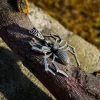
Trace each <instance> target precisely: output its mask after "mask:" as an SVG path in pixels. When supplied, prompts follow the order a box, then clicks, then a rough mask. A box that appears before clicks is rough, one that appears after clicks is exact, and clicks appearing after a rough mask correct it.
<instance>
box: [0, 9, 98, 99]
mask: <svg viewBox="0 0 100 100" xmlns="http://www.w3.org/2000/svg"><path fill="white" fill-rule="evenodd" d="M33 27H34V26H33V25H32V23H31V22H30V20H29V19H28V17H27V15H24V14H21V13H18V12H14V11H12V10H9V9H3V10H1V11H0V36H1V37H2V39H3V40H4V41H5V42H6V43H7V45H8V46H9V47H10V48H11V49H12V50H13V51H14V52H15V53H16V54H18V55H19V56H20V57H21V60H22V62H23V64H24V65H25V66H26V67H27V68H28V69H29V70H30V71H31V72H32V73H33V74H34V75H35V76H36V77H37V78H38V79H39V80H40V81H41V82H42V83H43V84H44V85H45V86H46V87H47V89H48V90H49V91H50V92H51V93H52V94H53V95H54V96H55V97H56V98H57V99H58V100H99V99H100V80H98V79H97V78H96V77H94V76H93V75H91V74H88V73H86V72H84V71H83V70H82V69H80V68H78V67H77V68H75V66H73V65H71V64H68V65H67V66H66V67H67V69H68V71H66V73H67V74H68V76H69V77H68V78H66V77H64V76H62V75H59V74H57V73H56V75H55V76H54V75H52V74H51V73H47V72H45V71H44V64H43V57H42V56H41V55H40V54H38V53H36V52H34V51H32V50H31V47H30V45H29V43H28V42H29V41H30V40H31V37H32V36H31V35H30V34H29V32H28V31H29V30H30V29H32V28H33ZM48 62H49V63H50V65H51V59H48ZM57 65H58V67H59V68H60V69H62V70H64V69H63V67H65V66H63V65H61V64H60V63H57ZM51 68H53V66H52V65H51ZM64 71H65V70H64Z"/></svg>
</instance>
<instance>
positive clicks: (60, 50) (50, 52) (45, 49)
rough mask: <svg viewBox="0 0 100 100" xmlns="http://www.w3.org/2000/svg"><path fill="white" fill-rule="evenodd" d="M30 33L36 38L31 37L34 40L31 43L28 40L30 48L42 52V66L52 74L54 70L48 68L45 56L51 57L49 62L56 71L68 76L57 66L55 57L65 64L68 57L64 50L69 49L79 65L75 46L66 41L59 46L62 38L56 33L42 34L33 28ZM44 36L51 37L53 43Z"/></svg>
mask: <svg viewBox="0 0 100 100" xmlns="http://www.w3.org/2000/svg"><path fill="white" fill-rule="evenodd" d="M30 33H31V34H32V35H33V36H34V37H35V38H37V40H36V39H35V38H32V40H33V41H34V44H31V43H30V42H29V43H30V45H31V46H32V50H35V51H39V52H41V53H42V54H43V59H44V66H45V71H46V72H50V73H52V74H53V75H55V72H54V71H52V70H51V69H50V68H49V64H48V62H47V58H50V57H52V61H51V62H52V64H53V66H54V68H55V71H56V72H57V73H60V74H62V75H64V76H66V77H68V75H67V74H66V73H65V72H64V71H62V70H60V69H59V68H58V66H57V65H56V59H58V60H59V61H60V62H61V63H62V64H63V65H67V64H68V63H69V57H68V54H67V53H66V52H65V51H69V52H70V53H71V54H73V55H74V57H75V60H76V63H77V65H78V66H79V65H80V63H79V61H78V58H77V55H76V52H75V48H74V47H72V46H71V45H69V44H68V43H67V42H65V44H64V45H63V46H61V44H62V42H63V40H62V39H61V38H60V37H59V36H58V35H52V34H50V35H45V36H43V35H42V34H41V33H40V32H39V31H38V30H37V29H35V28H33V29H32V30H31V32H30ZM44 37H50V38H53V39H54V40H55V43H53V42H51V41H50V40H47V39H45V38H44Z"/></svg>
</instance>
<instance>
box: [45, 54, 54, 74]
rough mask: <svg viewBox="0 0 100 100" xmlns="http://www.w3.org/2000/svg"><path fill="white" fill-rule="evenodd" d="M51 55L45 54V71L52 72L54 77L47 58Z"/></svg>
mask: <svg viewBox="0 0 100 100" xmlns="http://www.w3.org/2000/svg"><path fill="white" fill-rule="evenodd" d="M50 56H51V55H49V56H48V55H46V53H45V55H44V65H45V71H46V72H50V73H52V74H53V75H55V73H54V72H53V71H52V70H51V69H50V68H49V64H48V63H47V58H48V57H50Z"/></svg>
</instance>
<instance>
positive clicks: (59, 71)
mask: <svg viewBox="0 0 100 100" xmlns="http://www.w3.org/2000/svg"><path fill="white" fill-rule="evenodd" d="M55 58H56V55H53V60H52V63H53V65H54V67H55V69H56V72H57V73H60V74H62V75H64V76H66V77H68V75H67V74H66V73H65V72H64V71H62V70H60V69H59V68H58V67H57V65H56V63H55Z"/></svg>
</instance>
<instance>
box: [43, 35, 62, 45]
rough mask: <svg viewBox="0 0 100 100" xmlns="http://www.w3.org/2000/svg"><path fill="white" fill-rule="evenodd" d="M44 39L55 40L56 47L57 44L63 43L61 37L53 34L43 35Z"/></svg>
mask: <svg viewBox="0 0 100 100" xmlns="http://www.w3.org/2000/svg"><path fill="white" fill-rule="evenodd" d="M43 36H44V37H51V38H53V39H54V40H55V41H56V42H55V45H56V43H57V42H61V38H60V36H59V35H53V34H49V35H43Z"/></svg>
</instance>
